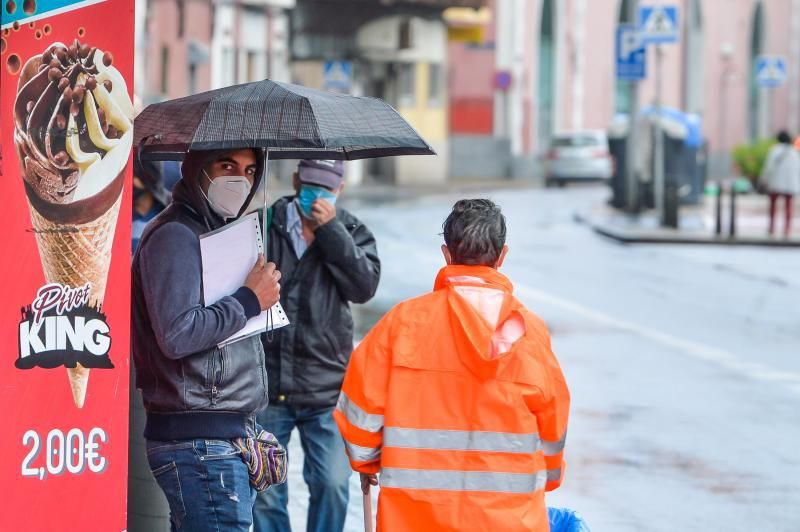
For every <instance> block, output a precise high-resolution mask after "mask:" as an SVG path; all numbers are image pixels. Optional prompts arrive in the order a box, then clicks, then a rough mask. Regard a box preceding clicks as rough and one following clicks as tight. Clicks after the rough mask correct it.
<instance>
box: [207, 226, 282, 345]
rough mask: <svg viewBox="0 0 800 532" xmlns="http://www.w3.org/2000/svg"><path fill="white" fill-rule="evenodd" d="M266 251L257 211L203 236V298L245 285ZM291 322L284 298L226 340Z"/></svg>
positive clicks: (214, 298) (217, 296)
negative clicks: (254, 266)
mask: <svg viewBox="0 0 800 532" xmlns="http://www.w3.org/2000/svg"><path fill="white" fill-rule="evenodd" d="M262 253H264V241H263V237H262V236H261V224H260V223H259V221H258V215H257V214H256V213H250V214H248V215H245V216H242V217H241V218H240V219H239V220H237V221H235V222H232V223H229V224H228V225H226V226H224V227H222V228H220V229H217V230H216V231H212V232H210V233H206V234H204V235H201V236H200V256H201V258H202V264H203V301H205V304H206V305H212V304H214V303H215V302H217V301H219V300H220V299H222V298H223V297H225V296H229V295H231V294H233V293H234V292H236V290H238V289H239V287H241V286H242V285H244V282H245V279H247V275H248V274H249V273H250V270H252V269H253V265H254V264H255V263H256V261H257V260H258V256H259V255H260V254H262ZM286 325H289V320H288V318H287V317H286V313H285V312H284V311H283V308H282V307H281V304H280V302H278V303H275V305H274V306H273V307H272V308H270V309H269V310H265V311H263V312H261V314H259V315H258V316H256V317H254V318H250V319H249V320H248V321H247V324H246V325H245V326H244V328H243V329H241V330H240V331H238V332H237V333H235V334H233V335H231V336H230V337H229V338H226V339H225V340H224V341H223V342H221V343H220V344H219V346H220V347H222V346H223V345H225V344H229V343H231V342H235V341H236V340H241V339H242V338H247V337H248V336H252V335H254V334H259V333H262V332H265V331H268V330H270V331H271V330H275V329H279V328H281V327H284V326H286Z"/></svg>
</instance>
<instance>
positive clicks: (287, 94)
mask: <svg viewBox="0 0 800 532" xmlns="http://www.w3.org/2000/svg"><path fill="white" fill-rule="evenodd" d="M290 94H293V93H292V92H289V91H288V90H287V91H286V94H285V95H284V96H283V100H281V114H280V115H279V116H278V128H277V129H276V130H275V131H280V130H281V128H282V127H283V108H284V106H285V105H286V99H287V98H289V95H290ZM280 142H281V143H283V139H281V140H280Z"/></svg>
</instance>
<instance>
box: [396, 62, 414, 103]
mask: <svg viewBox="0 0 800 532" xmlns="http://www.w3.org/2000/svg"><path fill="white" fill-rule="evenodd" d="M415 74H416V65H415V64H413V63H401V64H400V69H399V74H398V79H397V84H398V86H399V98H398V100H399V102H398V103H399V105H400V106H401V107H413V106H414V105H415V104H416V102H415V100H416V98H414V91H415V88H416V75H415Z"/></svg>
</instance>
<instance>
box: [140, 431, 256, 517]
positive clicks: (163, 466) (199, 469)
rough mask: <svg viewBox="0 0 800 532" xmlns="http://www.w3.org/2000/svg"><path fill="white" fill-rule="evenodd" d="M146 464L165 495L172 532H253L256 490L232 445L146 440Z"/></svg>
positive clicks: (205, 441) (191, 441)
mask: <svg viewBox="0 0 800 532" xmlns="http://www.w3.org/2000/svg"><path fill="white" fill-rule="evenodd" d="M147 460H148V461H149V462H150V471H152V472H153V476H154V477H155V478H156V481H157V482H158V485H159V486H160V487H161V490H162V491H163V492H164V495H166V496H167V502H168V503H169V510H170V516H169V520H170V523H171V525H172V526H171V530H172V531H173V532H175V531H187V532H206V531H208V532H211V531H214V532H217V531H219V532H223V531H224V532H228V531H242V532H247V531H248V530H249V529H250V524H251V523H252V521H253V502H254V501H255V496H256V491H255V489H253V488H251V487H250V477H249V475H248V473H247V466H246V465H245V463H244V462H243V461H242V458H241V454H240V453H239V451H238V450H237V449H236V447H234V446H233V444H232V443H231V442H230V441H228V440H178V441H168V442H162V441H153V440H148V441H147Z"/></svg>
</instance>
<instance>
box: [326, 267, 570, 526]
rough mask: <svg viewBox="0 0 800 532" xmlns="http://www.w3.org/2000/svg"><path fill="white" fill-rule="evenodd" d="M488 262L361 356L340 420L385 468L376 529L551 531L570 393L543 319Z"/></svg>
mask: <svg viewBox="0 0 800 532" xmlns="http://www.w3.org/2000/svg"><path fill="white" fill-rule="evenodd" d="M511 292H512V285H511V283H510V282H509V280H508V279H507V278H506V277H505V276H503V275H502V274H500V273H499V272H498V271H496V270H495V269H493V268H489V267H483V266H447V267H445V268H443V269H442V270H441V271H440V272H439V276H438V277H437V279H436V284H435V287H434V291H433V292H432V293H429V294H426V295H424V296H421V297H418V298H415V299H411V300H409V301H405V302H403V303H401V304H399V305H398V306H397V307H395V308H394V309H392V310H391V311H389V313H387V314H386V316H384V318H383V319H382V320H381V321H380V322H379V323H378V324H377V325H376V326H375V328H374V329H372V331H371V332H370V333H369V334H368V335H367V336H366V337H365V338H364V340H363V342H362V343H361V344H360V345H359V346H358V348H357V349H356V350H355V352H354V353H353V356H352V358H351V360H350V365H349V366H348V369H347V373H346V375H345V378H344V383H343V386H342V393H341V395H340V397H339V402H338V404H337V407H336V410H335V411H334V418H335V419H336V423H337V424H338V426H339V429H340V431H341V433H342V435H343V436H344V439H345V447H346V449H347V453H348V456H349V458H350V462H351V464H352V466H353V469H355V470H356V471H359V472H362V473H379V481H380V496H379V500H378V530H383V531H396V530H401V531H406V530H408V531H434V530H436V531H438V530H492V531H493V530H501V531H503V532H510V531H515V530H525V531H535V532H539V531H542V532H544V531H549V529H550V528H549V524H548V519H547V509H546V507H545V503H544V492H545V491H549V490H552V489H555V488H557V487H558V486H559V485H560V484H561V480H562V478H563V474H564V461H563V452H564V441H565V438H566V433H567V417H568V414H569V391H568V389H567V385H566V382H565V381H564V376H563V374H562V372H561V368H560V367H559V364H558V361H557V360H556V358H555V356H553V353H552V351H551V349H550V338H549V334H548V332H547V329H546V327H545V325H544V323H543V322H542V321H541V320H540V319H539V318H538V317H536V316H535V315H534V314H533V313H531V312H529V311H528V310H526V309H525V308H524V307H523V306H522V304H521V303H520V302H519V301H517V299H516V298H514V297H513V296H512V294H511Z"/></svg>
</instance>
